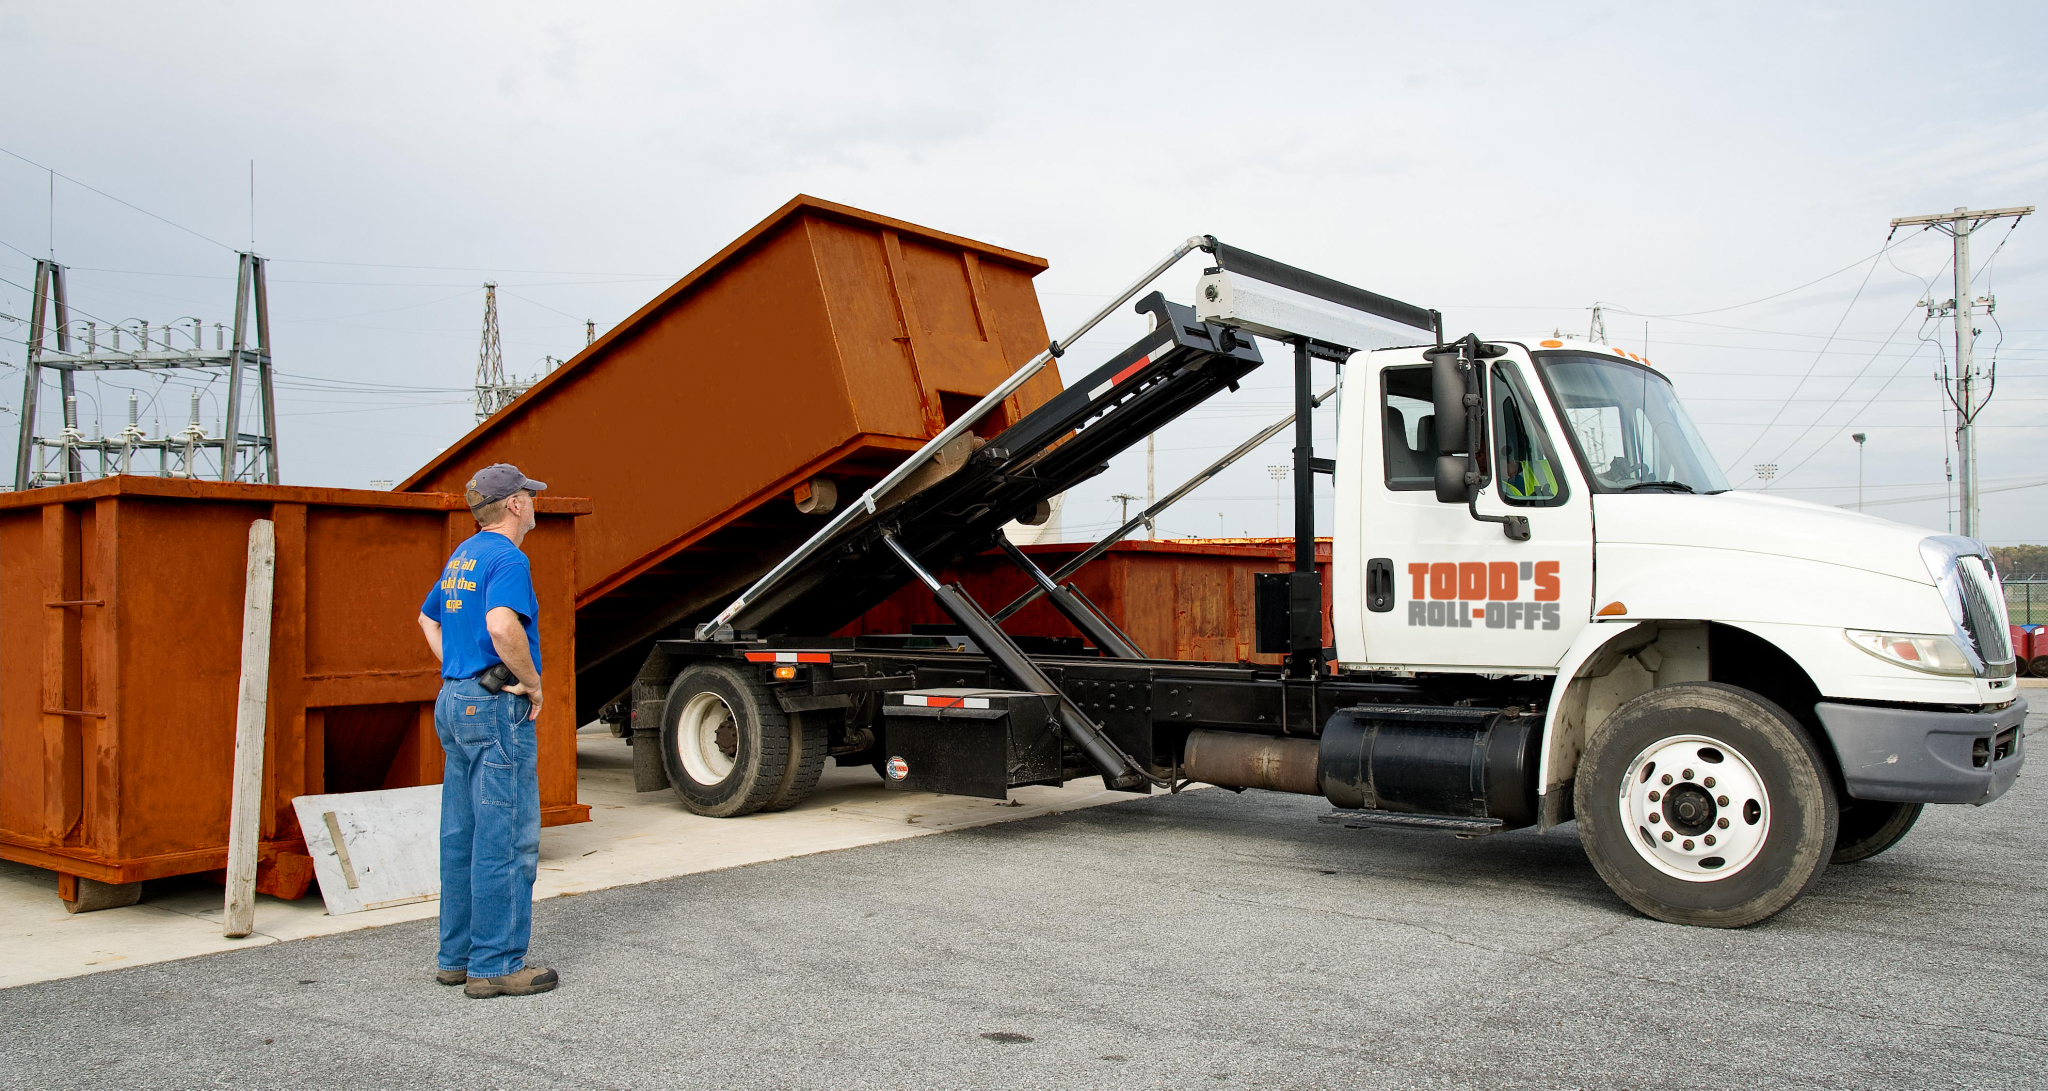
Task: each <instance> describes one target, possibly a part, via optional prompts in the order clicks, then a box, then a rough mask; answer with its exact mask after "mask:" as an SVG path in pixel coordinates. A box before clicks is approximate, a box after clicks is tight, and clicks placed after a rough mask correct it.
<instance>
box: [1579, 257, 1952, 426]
mask: <svg viewBox="0 0 2048 1091" xmlns="http://www.w3.org/2000/svg"><path fill="white" fill-rule="evenodd" d="M1916 237H1917V236H1915V235H1908V236H1906V237H1905V238H1903V239H1900V240H1899V241H1897V242H1891V241H1886V243H1885V244H1884V245H1883V246H1881V247H1878V249H1877V253H1875V254H1872V255H1870V256H1869V257H1864V258H1857V259H1856V260H1855V261H1852V262H1850V263H1849V264H1847V265H1844V266H1842V267H1841V268H1840V269H1837V270H1835V271H1834V272H1832V273H1829V274H1827V275H1826V276H1820V277H1815V278H1814V279H1812V280H1809V281H1807V282H1806V283H1804V284H1801V285H1799V286H1798V287H1796V288H1787V289H1785V290H1784V291H1782V292H1773V293H1772V294H1770V295H1767V296H1764V297H1763V298H1762V299H1752V300H1750V301H1749V302H1747V303H1736V304H1732V305H1730V306H1727V307H1713V308H1710V309H1708V310H1704V311H1679V312H1677V313H1675V314H1645V313H1643V312H1642V311H1632V310H1629V309H1628V308H1627V307H1617V306H1614V305H1612V304H1608V305H1607V306H1608V308H1609V309H1610V310H1616V311H1620V312H1622V313H1623V314H1630V315H1634V316H1636V317H1637V318H1691V317H1692V316H1694V315H1700V314H1720V313H1721V312H1722V311H1739V310H1741V309H1742V308H1744V307H1754V306H1756V305H1757V304H1759V303H1769V302H1770V301H1771V300H1773V299H1779V298H1782V297H1784V296H1788V295H1791V294H1792V293H1793V292H1799V291H1804V290H1806V289H1808V288H1811V287H1813V286H1814V285H1816V284H1819V283H1820V282H1821V281H1824V280H1833V279H1834V278H1836V277H1838V276H1841V275H1842V274H1843V273H1846V272H1848V271H1849V270H1851V269H1854V268H1856V267H1857V266H1858V265H1861V264H1863V263H1864V262H1866V261H1868V262H1870V263H1871V264H1872V265H1873V267H1874V266H1875V265H1876V261H1877V259H1878V258H1879V257H1881V256H1883V255H1884V253H1885V252H1886V251H1888V250H1891V249H1892V248H1893V247H1896V246H1904V245H1905V244H1906V243H1907V242H1908V241H1909V240H1911V239H1913V238H1916ZM1863 279H1864V281H1865V282H1868V281H1869V280H1870V274H1868V273H1865V274H1864V275H1863ZM1856 290H1857V292H1858V293H1861V292H1862V290H1863V289H1862V288H1858V289H1856ZM1852 305H1853V304H1852ZM1745 453H1746V452H1745Z"/></svg>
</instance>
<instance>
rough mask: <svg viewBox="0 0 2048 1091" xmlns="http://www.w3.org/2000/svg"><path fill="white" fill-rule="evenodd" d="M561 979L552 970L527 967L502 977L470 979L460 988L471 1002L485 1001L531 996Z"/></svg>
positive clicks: (548, 988) (550, 987) (546, 989)
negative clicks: (496, 998)
mask: <svg viewBox="0 0 2048 1091" xmlns="http://www.w3.org/2000/svg"><path fill="white" fill-rule="evenodd" d="M561 980H562V979H561V977H560V976H559V975H557V974H556V973H555V972H554V971H553V970H546V969H542V968H541V967H539V966H528V967H526V968H525V969H523V970H514V971H512V972H511V973H509V974H506V975H505V976H503V977H472V978H470V979H469V983H468V984H466V985H464V986H463V987H462V995H464V996H467V997H469V998H470V999H472V1000H485V999H488V998H490V997H493V996H532V995H533V994H534V993H544V992H547V991H548V990H550V989H552V988H554V987H555V985H556V984H557V983H559V982H560V981H561Z"/></svg>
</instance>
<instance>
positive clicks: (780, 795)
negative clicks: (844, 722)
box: [761, 709, 843, 811]
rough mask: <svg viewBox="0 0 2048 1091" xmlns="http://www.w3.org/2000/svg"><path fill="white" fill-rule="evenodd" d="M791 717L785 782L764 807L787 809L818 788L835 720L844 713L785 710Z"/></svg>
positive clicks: (765, 809)
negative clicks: (789, 711)
mask: <svg viewBox="0 0 2048 1091" xmlns="http://www.w3.org/2000/svg"><path fill="white" fill-rule="evenodd" d="M786 715H787V716H788V717H789V761H788V762H787V763H786V764H785V765H784V768H783V772H782V784H781V785H780V786H779V787H777V788H776V789H775V794H774V795H773V796H771V797H769V799H768V802H766V803H763V804H761V809H762V810H764V811H786V810H788V809H789V808H791V807H794V806H796V805H797V804H799V803H802V802H803V801H804V800H806V799H809V798H811V793H812V792H814V791H817V790H818V778H819V777H820V776H823V775H824V773H825V758H826V757H827V756H828V754H829V753H830V751H831V747H832V739H831V736H830V734H829V731H830V729H831V725H832V722H833V721H834V720H835V719H836V718H837V717H839V716H840V715H843V713H840V712H838V711H837V710H829V709H828V710H820V711H813V712H791V713H786Z"/></svg>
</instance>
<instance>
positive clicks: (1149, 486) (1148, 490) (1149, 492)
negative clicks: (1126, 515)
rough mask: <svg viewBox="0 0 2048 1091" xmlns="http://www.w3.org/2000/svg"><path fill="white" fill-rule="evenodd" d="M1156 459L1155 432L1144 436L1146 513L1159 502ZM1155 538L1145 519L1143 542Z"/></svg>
mask: <svg viewBox="0 0 2048 1091" xmlns="http://www.w3.org/2000/svg"><path fill="white" fill-rule="evenodd" d="M1158 457H1159V434H1158V433H1157V432H1154V433H1153V434H1151V435H1149V436H1146V437H1145V510H1146V511H1151V510H1152V505H1154V504H1156V503H1158V502H1159V492H1158V484H1157V481H1156V479H1155V478H1154V476H1153V470H1154V468H1155V467H1156V465H1157V459H1158ZM1128 521H1129V520H1126V522H1128ZM1156 537H1158V535H1157V534H1156V533H1155V528H1154V527H1153V525H1152V520H1150V519H1147V520H1145V540H1146V541H1148V542H1149V541H1151V540H1152V539H1153V538H1156Z"/></svg>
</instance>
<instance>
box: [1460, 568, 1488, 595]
mask: <svg viewBox="0 0 2048 1091" xmlns="http://www.w3.org/2000/svg"><path fill="white" fill-rule="evenodd" d="M1458 597H1459V598H1461V599H1478V600H1481V601H1483V600H1484V599H1485V598H1486V562H1484V561H1465V562H1463V563H1461V564H1460V565H1458Z"/></svg>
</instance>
